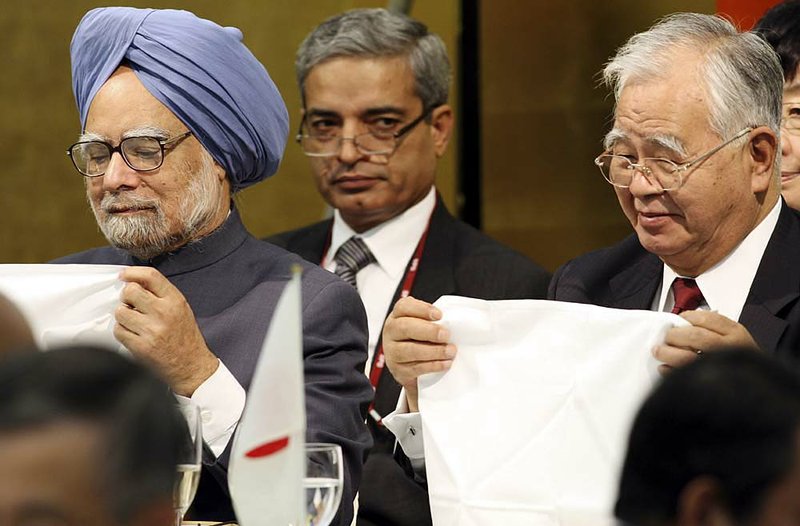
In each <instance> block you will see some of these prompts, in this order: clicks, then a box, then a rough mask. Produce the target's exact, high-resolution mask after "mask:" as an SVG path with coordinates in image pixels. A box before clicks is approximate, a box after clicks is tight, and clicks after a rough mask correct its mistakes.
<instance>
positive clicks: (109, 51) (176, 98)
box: [70, 7, 289, 191]
mask: <svg viewBox="0 0 800 526" xmlns="http://www.w3.org/2000/svg"><path fill="white" fill-rule="evenodd" d="M70 54H71V56H72V90H73V92H74V94H75V101H76V103H77V105H78V112H79V113H80V117H81V129H85V126H86V116H87V114H88V113H89V106H90V105H91V103H92V100H93V99H94V96H95V95H96V94H97V92H98V91H99V90H100V87H101V86H102V85H103V84H104V83H105V82H106V80H108V78H109V77H110V76H111V74H112V73H114V71H116V69H117V68H118V67H119V66H120V63H121V62H123V61H126V63H127V64H128V65H130V67H131V68H132V69H133V71H134V72H135V73H136V76H137V77H138V78H139V80H140V81H141V83H142V84H143V85H144V87H145V88H147V90H148V91H149V92H150V93H151V94H152V95H153V96H154V97H155V98H156V99H158V100H159V101H161V103H162V104H164V105H165V106H166V107H167V108H169V109H170V110H171V111H172V113H174V114H175V115H176V116H177V117H178V118H179V119H180V120H181V121H183V123H184V124H186V126H187V127H188V128H189V129H190V130H191V131H192V132H193V133H194V136H195V137H197V139H198V140H199V141H200V143H201V144H202V145H203V146H204V147H205V149H206V150H208V152H209V153H210V154H211V156H212V157H214V159H215V160H216V161H217V162H218V163H219V164H220V165H221V166H222V167H223V168H224V169H225V172H226V174H227V176H228V178H229V179H230V181H231V185H232V187H233V190H234V191H235V190H240V189H242V188H245V187H247V186H250V185H251V184H255V183H257V182H259V181H261V180H263V179H266V178H267V177H269V176H270V175H272V174H273V173H275V171H276V170H277V169H278V164H279V163H280V160H281V156H282V155H283V148H284V146H285V145H286V137H287V134H288V131H289V116H288V114H287V112H286V105H285V104H284V102H283V99H282V98H281V94H280V93H279V92H278V88H277V87H275V84H274V83H273V82H272V79H270V77H269V74H267V70H266V69H264V66H263V65H261V63H260V62H259V61H258V60H257V59H256V58H255V57H254V56H253V54H252V53H251V52H250V50H248V49H247V47H245V45H244V44H242V32H241V31H239V30H238V29H236V28H233V27H221V26H219V25H217V24H215V23H214V22H211V21H209V20H204V19H202V18H198V17H197V16H195V15H194V14H192V13H190V12H188V11H175V10H171V9H164V10H157V9H134V8H131V7H103V8H99V9H93V10H91V11H89V12H88V13H86V15H85V16H84V17H83V20H81V23H80V24H78V28H77V29H76V30H75V35H73V37H72V44H71V45H70Z"/></svg>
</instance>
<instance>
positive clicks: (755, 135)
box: [383, 13, 800, 447]
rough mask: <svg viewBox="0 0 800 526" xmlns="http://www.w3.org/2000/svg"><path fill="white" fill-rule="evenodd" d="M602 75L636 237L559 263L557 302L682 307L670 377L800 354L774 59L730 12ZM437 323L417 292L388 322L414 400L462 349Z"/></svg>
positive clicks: (613, 151) (668, 356)
mask: <svg viewBox="0 0 800 526" xmlns="http://www.w3.org/2000/svg"><path fill="white" fill-rule="evenodd" d="M604 78H605V81H606V83H607V84H608V85H609V87H610V88H611V89H612V90H613V92H614V95H615V98H616V108H615V111H614V124H613V128H612V130H611V131H609V132H608V134H607V135H606V138H605V151H604V152H603V153H602V154H601V155H600V156H598V157H597V159H595V164H596V165H597V166H598V167H599V168H600V172H601V173H602V176H603V177H604V178H605V179H606V181H608V182H609V183H611V185H613V186H612V187H613V189H614V192H615V193H616V197H617V199H618V201H619V203H620V206H621V208H622V211H623V212H624V213H625V215H626V217H627V218H628V220H629V221H630V222H631V225H632V227H633V229H634V232H635V234H634V235H632V236H630V237H628V238H627V239H625V240H624V241H622V242H621V243H619V244H618V245H616V246H613V247H610V248H606V249H603V250H600V251H597V252H593V253H590V254H587V255H584V256H582V257H579V258H577V259H575V260H573V261H570V262H568V263H567V264H565V265H564V266H562V267H561V268H560V269H559V270H558V271H557V272H556V274H555V275H554V277H553V280H552V281H551V283H550V289H549V292H548V296H549V297H550V298H552V299H556V300H561V301H570V302H578V303H590V304H595V305H600V306H604V307H615V308H623V309H648V310H657V311H667V312H670V311H671V312H674V313H680V314H681V316H683V317H684V318H685V319H686V320H687V321H689V322H690V323H691V326H688V327H682V328H674V329H672V330H670V331H669V332H668V334H667V335H666V341H665V343H664V344H663V345H660V346H658V347H657V348H655V349H653V350H652V351H653V353H654V354H655V356H656V358H657V359H658V360H660V361H661V362H662V363H663V365H661V368H662V371H664V372H666V371H667V370H669V369H670V368H673V367H678V366H680V365H683V364H686V363H689V362H691V361H693V360H695V359H697V357H698V356H702V354H703V353H704V352H707V351H708V350H710V349H712V348H717V347H721V346H732V345H738V346H745V347H748V348H753V349H756V348H758V349H761V350H763V351H765V352H776V353H783V354H789V355H792V356H797V355H798V353H800V302H798V299H800V215H798V213H797V212H795V211H794V210H792V209H791V208H789V207H788V206H786V203H785V202H783V201H782V199H781V197H780V159H779V158H778V148H779V147H780V145H779V139H778V136H779V135H778V134H779V129H780V126H781V91H782V87H783V76H782V75H781V69H780V63H779V62H778V57H777V56H776V55H775V52H774V51H773V50H772V49H771V48H770V47H769V46H768V45H767V44H766V43H765V42H764V41H763V40H761V39H760V38H759V37H758V36H756V35H754V34H751V33H739V32H738V31H737V30H736V29H735V28H734V27H733V26H732V25H731V24H730V23H729V22H728V21H727V20H724V19H722V18H719V17H716V16H710V15H701V14H692V13H683V14H676V15H672V16H670V17H667V18H665V19H663V20H661V21H660V22H658V23H657V24H656V25H654V26H653V27H652V28H651V29H649V30H648V31H646V32H644V33H641V34H638V35H635V36H633V37H632V38H631V39H630V40H629V41H628V42H627V43H626V44H625V45H624V46H623V47H622V48H620V50H619V52H618V53H617V55H616V56H615V57H614V58H612V60H611V61H610V62H609V63H608V65H607V66H606V68H605V71H604ZM440 317H441V313H440V312H439V311H438V310H437V309H435V308H434V307H432V306H431V305H429V304H427V303H425V302H423V301H419V300H417V299H414V298H406V299H404V300H401V301H399V302H398V303H397V304H396V306H395V308H394V311H393V312H392V314H390V316H389V318H388V319H387V322H386V328H385V330H384V334H383V338H384V347H385V353H386V360H387V363H388V366H389V369H390V370H391V371H392V373H393V374H394V376H395V378H396V379H397V380H398V381H399V382H400V383H401V384H402V385H403V386H404V387H405V388H406V392H407V394H408V397H409V401H410V402H412V400H413V399H414V398H415V397H416V391H417V377H418V376H419V375H421V374H424V373H428V372H436V371H442V370H446V369H448V368H449V367H450V364H451V363H452V360H453V356H454V355H455V353H456V349H455V347H454V346H453V345H452V344H451V343H449V342H448V335H447V333H446V331H442V330H440V327H439V326H438V325H436V324H434V323H433V322H431V321H430V320H436V319H439V318H440ZM576 330H580V327H576ZM410 405H412V406H413V403H412V404H410ZM406 438H408V437H406ZM401 443H402V444H403V445H404V447H405V443H404V442H401Z"/></svg>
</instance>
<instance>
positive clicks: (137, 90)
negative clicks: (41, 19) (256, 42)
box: [58, 7, 372, 524]
mask: <svg viewBox="0 0 800 526" xmlns="http://www.w3.org/2000/svg"><path fill="white" fill-rule="evenodd" d="M241 40H242V34H241V32H240V31H239V30H237V29H235V28H223V27H220V26H219V25H217V24H215V23H213V22H210V21H208V20H203V19H200V18H197V17H196V16H195V15H193V14H191V13H189V12H186V11H173V10H153V9H132V8H123V7H111V8H101V9H95V10H92V11H90V12H89V13H87V14H86V16H85V17H84V18H83V20H82V21H81V22H80V24H79V25H78V28H77V30H76V31H75V35H74V37H73V40H72V45H71V55H72V78H73V89H74V92H75V99H76V102H77V105H78V111H79V113H80V118H81V131H82V133H81V136H80V138H79V142H77V143H76V144H74V145H73V146H71V147H70V149H69V152H68V153H69V155H70V156H71V158H72V161H73V163H74V164H75V168H76V169H77V170H78V171H79V172H80V173H81V174H82V175H83V176H84V177H85V181H86V188H87V194H88V198H89V202H90V204H91V206H92V210H93V211H94V214H95V216H96V218H97V222H98V225H99V226H100V229H101V230H102V231H103V233H104V234H105V236H106V238H107V239H108V241H109V242H110V243H111V245H112V246H111V247H106V248H99V249H94V250H89V251H87V252H83V253H80V254H75V255H72V256H68V257H66V258H62V259H61V260H59V261H58V262H60V263H100V264H118V265H128V266H129V268H127V269H126V270H125V271H123V272H122V273H121V275H120V277H121V279H122V280H123V281H125V282H127V283H126V286H125V288H124V290H123V292H122V295H121V303H120V306H119V307H118V309H117V310H116V312H115V317H116V322H117V324H116V327H115V336H116V337H117V339H118V340H119V341H120V342H121V343H122V344H123V345H125V347H127V348H128V349H129V350H130V351H131V352H132V353H133V354H134V355H136V356H137V357H139V358H141V359H142V360H144V361H146V362H149V363H151V364H153V365H154V366H155V367H156V368H157V369H158V370H159V371H160V372H161V374H162V375H163V376H164V377H165V378H166V379H167V380H168V382H169V383H170V385H171V387H172V389H173V390H174V391H175V393H176V394H178V395H181V396H184V397H189V398H191V399H192V400H193V401H194V402H195V403H197V404H198V405H199V406H200V408H201V413H202V418H203V425H204V427H203V434H204V438H205V439H206V444H207V446H208V447H207V448H206V449H207V451H206V453H207V455H206V457H207V458H206V459H205V460H206V463H205V464H206V465H205V468H206V469H205V473H204V475H203V476H202V477H201V487H200V489H199V490H198V494H197V497H196V498H195V502H194V506H193V510H192V512H191V513H192V516H194V517H196V518H201V519H210V520H231V519H234V515H233V511H232V508H231V505H230V499H229V496H228V494H227V476H226V468H227V463H228V458H229V451H230V446H231V436H232V434H233V432H234V430H235V428H236V424H237V423H238V420H239V418H240V415H241V412H242V408H243V406H244V403H245V399H246V391H247V388H248V387H249V385H250V381H251V377H252V372H253V368H254V366H255V363H256V359H257V357H258V353H259V351H260V349H261V344H262V341H263V340H264V336H265V334H266V331H267V326H268V324H269V320H270V319H271V315H272V312H273V310H274V308H275V304H276V301H277V298H278V296H279V294H280V291H281V290H282V288H283V286H284V285H285V283H286V281H287V279H288V278H289V275H290V270H289V269H290V267H291V266H292V265H293V264H301V265H302V267H303V269H304V275H303V330H304V334H303V337H304V340H303V345H304V349H303V352H304V358H305V380H306V385H307V389H306V414H307V418H308V426H307V427H308V433H307V439H308V440H309V441H315V442H336V443H339V444H341V446H342V448H343V450H344V455H345V490H344V496H343V498H342V508H341V510H340V513H339V515H338V518H337V520H336V522H335V524H349V523H350V521H351V518H352V513H353V510H352V502H353V497H354V495H355V491H356V488H357V485H358V482H359V478H360V474H361V463H362V460H363V455H364V452H365V451H366V449H367V448H368V447H369V445H370V438H369V433H368V432H367V429H366V427H365V424H364V417H365V412H366V404H367V402H368V401H369V399H370V398H371V395H372V390H371V388H370V386H369V383H368V382H367V380H366V378H364V375H363V373H360V371H362V370H363V367H364V362H365V360H366V317H365V314H364V310H363V307H362V305H361V303H360V300H359V297H358V295H357V293H356V292H355V291H354V290H353V289H352V287H350V286H349V285H348V284H347V283H345V282H343V281H341V280H339V279H338V278H336V277H335V276H333V275H332V274H330V273H327V272H325V271H323V270H320V269H318V268H316V267H315V266H313V265H311V264H308V263H302V262H301V259H300V258H298V257H295V256H293V255H290V254H289V253H288V252H285V251H284V250H282V249H279V248H277V247H274V246H273V245H270V244H268V243H265V242H262V241H258V240H256V239H255V238H253V237H252V236H251V235H250V234H249V233H248V232H247V230H245V228H244V226H243V225H242V222H241V220H240V218H239V214H238V212H237V211H236V208H235V207H234V206H233V205H232V201H231V196H232V194H233V193H235V192H236V191H238V190H240V189H242V188H245V187H247V186H249V185H251V184H254V183H257V182H259V181H261V180H262V179H265V178H266V177H269V176H270V175H272V174H273V173H274V172H275V170H276V169H277V167H278V164H279V162H280V157H281V155H282V153H283V147H284V144H285V141H286V135H287V130H288V118H287V113H286V107H285V105H284V103H283V100H282V99H281V96H280V94H279V93H278V90H277V88H276V87H275V85H274V84H273V83H272V81H271V80H270V78H269V75H268V74H267V72H266V70H265V69H264V67H263V66H262V65H261V64H260V63H259V62H258V60H256V58H255V57H254V56H253V55H252V53H250V51H249V50H248V49H247V48H246V47H245V46H244V45H243V44H242V42H241ZM264 416H265V418H269V415H264ZM266 490H267V488H265V491H266Z"/></svg>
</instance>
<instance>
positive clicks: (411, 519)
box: [267, 200, 549, 526]
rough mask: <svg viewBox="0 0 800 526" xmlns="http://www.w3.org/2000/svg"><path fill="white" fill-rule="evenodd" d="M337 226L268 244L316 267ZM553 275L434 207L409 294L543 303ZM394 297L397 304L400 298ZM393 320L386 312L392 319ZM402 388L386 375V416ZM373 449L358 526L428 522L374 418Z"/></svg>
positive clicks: (421, 499)
mask: <svg viewBox="0 0 800 526" xmlns="http://www.w3.org/2000/svg"><path fill="white" fill-rule="evenodd" d="M331 224H332V220H328V221H322V222H320V223H316V224H313V225H310V226H307V227H305V228H301V229H298V230H293V231H291V232H285V233H282V234H278V235H276V236H273V237H271V238H269V239H267V240H268V241H270V242H272V243H275V244H277V245H279V246H281V247H283V248H286V249H287V250H289V251H291V252H294V253H296V254H298V255H300V256H302V257H304V258H305V259H307V260H308V261H311V262H313V263H317V264H319V263H320V262H321V261H322V257H323V251H324V250H325V247H326V245H327V242H328V236H329V232H330V229H331ZM548 281H549V274H548V273H547V272H546V271H545V270H544V269H542V268H541V267H539V266H537V265H536V264H535V263H533V262H532V261H530V260H529V259H528V258H526V257H525V256H523V255H521V254H519V253H517V252H515V251H513V250H511V249H510V248H508V247H506V246H504V245H501V244H500V243H498V242H497V241H494V240H493V239H491V238H489V237H487V236H486V235H484V234H482V233H480V232H479V231H477V230H475V229H474V228H472V227H470V226H468V225H467V224H465V223H463V222H461V221H458V220H457V219H455V218H454V217H453V216H451V215H450V213H449V212H448V211H447V208H446V207H445V206H444V204H443V203H442V202H441V200H438V201H437V205H436V209H435V210H434V213H433V216H432V217H431V224H430V230H429V231H428V239H427V241H426V243H425V249H424V252H423V254H422V257H421V259H420V264H419V270H418V273H417V278H416V280H415V281H414V285H413V287H412V289H411V295H412V296H414V297H415V298H418V299H421V300H425V301H428V302H433V301H436V300H437V299H439V297H440V296H443V295H445V294H455V295H459V296H469V297H473V298H481V299H487V300H495V299H524V298H534V299H536V298H544V296H545V293H546V290H547V283H548ZM399 294H400V287H398V290H397V291H396V292H395V297H394V299H393V300H392V305H394V303H395V301H397V299H398V298H399ZM387 315H388V313H387ZM399 394H400V385H399V384H398V383H397V382H396V381H395V380H394V378H393V377H392V375H391V373H390V372H389V370H388V369H384V372H383V375H382V376H381V379H380V382H379V383H378V388H377V390H376V393H375V409H376V410H377V411H378V413H380V414H381V415H387V414H389V413H390V412H392V411H393V410H394V408H395V406H396V405H397V399H398V396H399ZM368 423H369V424H370V430H371V431H372V435H373V438H374V440H375V446H374V447H373V449H372V450H371V451H370V453H369V456H368V458H367V461H366V463H365V465H364V476H363V478H362V484H361V488H360V494H359V513H358V524H359V526H371V525H375V526H378V525H380V526H395V525H396V526H400V525H403V526H405V525H408V526H424V525H426V524H431V517H430V505H429V503H428V495H427V492H426V491H425V489H424V487H422V486H420V485H419V484H417V483H415V482H414V481H413V480H412V479H411V478H409V477H408V476H406V474H405V472H404V471H403V469H402V468H401V467H400V464H398V463H397V462H396V461H395V460H394V459H393V458H392V452H393V449H394V444H395V438H394V435H392V434H391V432H389V431H388V430H386V429H385V428H384V427H383V426H378V425H377V424H375V422H374V421H372V419H369V422H368Z"/></svg>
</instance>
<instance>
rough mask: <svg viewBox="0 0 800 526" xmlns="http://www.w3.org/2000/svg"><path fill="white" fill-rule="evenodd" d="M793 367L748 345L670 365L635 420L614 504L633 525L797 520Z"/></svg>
mask: <svg viewBox="0 0 800 526" xmlns="http://www.w3.org/2000/svg"><path fill="white" fill-rule="evenodd" d="M798 431H800V375H798V374H797V372H796V371H794V370H791V369H789V368H788V367H787V366H786V365H784V364H782V363H781V362H779V361H777V360H776V359H774V358H772V357H770V356H767V355H764V354H760V353H757V352H753V351H752V350H743V349H732V350H725V351H721V352H718V353H709V354H707V355H704V356H703V359H702V360H697V361H695V362H694V363H692V364H690V365H688V366H686V367H683V368H680V369H677V370H675V371H674V372H672V373H671V374H669V375H668V376H667V377H666V378H664V380H663V381H662V382H661V384H660V385H659V386H658V387H657V388H656V389H655V390H654V391H653V392H652V393H651V394H650V396H649V398H648V399H647V400H646V401H645V402H644V405H643V406H642V408H641V409H640V410H639V414H638V415H637V417H636V420H635V422H634V424H633V429H632V431H631V436H630V441H629V444H628V452H627V456H626V458H625V463H624V466H623V471H622V477H621V481H620V488H619V495H618V500H617V504H616V508H615V514H616V516H617V517H618V518H620V519H622V520H623V521H625V522H627V523H630V524H635V525H637V526H650V525H653V526H655V525H681V526H694V525H738V526H745V525H747V526H773V525H774V526H779V525H796V524H800V433H798Z"/></svg>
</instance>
